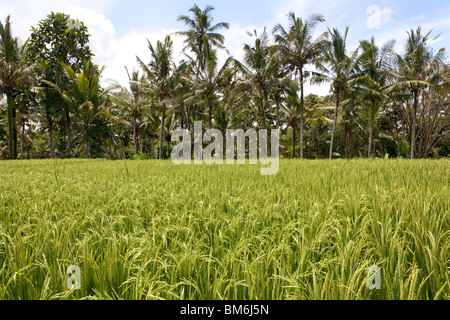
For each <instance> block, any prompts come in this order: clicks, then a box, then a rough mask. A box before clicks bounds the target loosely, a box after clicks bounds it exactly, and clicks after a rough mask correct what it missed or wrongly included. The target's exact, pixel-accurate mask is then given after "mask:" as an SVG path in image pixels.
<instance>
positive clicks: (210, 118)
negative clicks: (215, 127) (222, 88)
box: [207, 99, 213, 129]
mask: <svg viewBox="0 0 450 320" xmlns="http://www.w3.org/2000/svg"><path fill="white" fill-rule="evenodd" d="M207 101H208V102H207V103H208V109H209V111H208V112H209V128H210V129H212V107H213V106H212V100H211V99H207Z"/></svg>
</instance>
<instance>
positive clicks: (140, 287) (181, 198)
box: [0, 159, 450, 300]
mask: <svg viewBox="0 0 450 320" xmlns="http://www.w3.org/2000/svg"><path fill="white" fill-rule="evenodd" d="M449 169H450V161H449V160H436V161H434V160H419V161H409V160H401V159H399V160H381V159H380V160H337V161H333V162H330V161H322V160H317V161H299V160H281V162H280V171H279V173H278V174H277V175H275V176H261V174H260V167H259V166H253V165H231V166H230V165H228V166H227V165H214V166H207V165H200V166H197V165H181V166H176V165H174V164H173V163H172V162H170V161H126V162H125V161H107V160H45V161H38V160H36V161H34V160H33V161H17V162H0V299H7V300H9V299H169V300H174V299H208V300H210V299H226V300H228V299H239V300H241V299H268V300H272V299H275V300H284V299H301V300H302V299H374V300H379V299H445V300H448V299H449V297H450V281H449V277H450V274H449V270H450V269H449V262H450V202H449V201H450V189H449V181H450V174H449V173H450V170H449ZM70 265H77V266H79V267H80V269H81V289H80V290H69V289H67V287H66V281H67V278H68V275H67V274H66V270H67V268H68V267H69V266H70ZM372 265H376V266H378V267H379V268H381V289H380V290H369V289H368V288H367V285H366V281H367V279H368V274H367V269H368V267H369V266H372Z"/></svg>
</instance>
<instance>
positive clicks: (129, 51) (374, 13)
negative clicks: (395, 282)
mask: <svg viewBox="0 0 450 320" xmlns="http://www.w3.org/2000/svg"><path fill="white" fill-rule="evenodd" d="M194 3H196V4H197V5H199V6H200V7H201V8H204V7H205V6H206V5H212V6H213V7H215V10H214V11H213V17H214V19H215V21H216V22H219V21H226V22H228V23H230V24H231V28H230V30H227V31H224V32H223V33H224V35H225V38H226V46H227V48H228V49H229V51H230V53H231V54H232V55H233V56H235V57H236V58H239V57H240V56H241V49H242V44H243V43H244V42H250V41H251V39H250V38H249V36H248V35H247V34H246V31H251V30H253V29H256V30H258V31H261V30H262V28H263V27H264V26H266V27H267V30H268V31H269V32H270V31H271V30H272V28H273V26H274V25H275V24H276V23H282V24H285V23H286V14H287V13H288V12H289V11H294V12H295V13H296V15H297V16H300V17H305V18H306V17H308V16H309V15H311V14H312V13H320V14H322V15H324V16H325V19H326V22H325V23H324V24H323V25H321V26H320V28H318V30H317V33H320V32H324V31H325V30H326V28H327V27H330V28H334V27H336V28H338V29H340V30H343V29H344V28H345V26H347V25H348V26H350V31H349V50H350V51H351V50H354V49H355V48H356V47H357V45H358V41H359V40H362V39H369V38H370V37H371V36H375V39H376V41H377V43H379V44H382V43H384V42H386V41H388V40H390V39H396V40H397V41H398V42H397V47H396V50H398V51H401V50H402V47H403V43H404V40H405V38H406V36H407V34H406V31H407V30H409V28H410V27H413V28H417V26H422V27H423V29H424V31H429V30H431V29H433V30H434V32H433V34H437V33H440V32H442V33H443V34H442V35H441V37H440V38H439V40H438V41H436V42H435V43H433V44H432V46H433V47H434V48H436V49H439V48H441V47H446V48H449V49H450V34H449V33H450V18H449V17H450V2H444V1H442V0H441V1H437V0H428V1H418V0H412V1H411V0H410V1H406V0H402V1H377V0H362V1H355V0H326V1H320V0H278V1H274V0H258V1H255V0H228V1H212V0H210V1H203V0H201V1H185V0H183V1H182V0H165V1H153V0H150V1H144V0H129V1H122V0H121V1H119V0H73V1H70V2H68V1H62V0H40V1H35V0H14V1H12V0H0V19H2V20H3V19H4V18H5V17H6V15H7V14H11V19H12V21H13V30H14V32H15V34H16V35H18V36H20V37H21V38H22V39H23V40H25V39H26V38H27V37H28V36H29V30H30V27H31V26H32V25H36V24H37V22H38V21H39V20H41V19H44V18H45V17H46V15H47V14H48V13H49V12H50V11H56V12H65V13H67V14H70V15H71V16H72V17H73V18H78V19H80V20H82V21H83V22H85V24H86V25H87V26H88V28H89V30H90V33H91V34H92V38H91V47H92V49H93V51H94V53H95V54H96V57H95V62H96V63H98V64H101V65H105V66H106V70H105V73H104V78H105V80H106V79H108V78H114V79H116V80H118V81H119V82H120V83H122V84H126V79H127V78H126V73H125V70H124V66H128V67H129V68H133V67H135V66H136V57H135V56H136V55H138V56H139V57H141V58H142V59H143V60H148V59H149V57H150V56H149V53H148V49H147V41H146V39H150V41H152V42H155V41H156V40H162V39H163V38H164V36H165V35H166V34H169V33H172V32H174V31H176V30H182V29H183V28H184V25H183V24H182V23H180V22H177V17H178V16H179V15H181V14H188V10H189V9H190V8H191V7H192V6H193V4H194ZM174 45H175V52H176V59H178V58H179V57H180V56H179V55H178V53H179V52H180V51H181V48H182V39H181V38H174ZM222 58H223V59H224V58H225V53H223V57H222ZM308 90H309V92H314V93H318V94H326V93H327V91H328V88H327V87H326V86H322V87H311V88H309V89H308Z"/></svg>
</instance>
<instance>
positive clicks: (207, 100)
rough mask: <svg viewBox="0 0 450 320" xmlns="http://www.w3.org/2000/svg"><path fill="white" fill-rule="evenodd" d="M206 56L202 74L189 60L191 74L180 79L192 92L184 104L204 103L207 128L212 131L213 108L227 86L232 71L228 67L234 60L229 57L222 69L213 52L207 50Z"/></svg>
mask: <svg viewBox="0 0 450 320" xmlns="http://www.w3.org/2000/svg"><path fill="white" fill-rule="evenodd" d="M206 54H207V63H206V67H205V69H204V72H196V71H195V69H198V68H200V65H199V64H198V63H197V62H196V61H194V60H192V59H191V61H190V65H191V67H192V68H193V72H191V74H190V76H182V77H181V79H183V80H184V81H186V83H187V84H189V86H190V87H191V88H192V92H193V94H191V95H190V97H189V98H187V99H186V100H185V102H186V103H191V102H195V101H202V102H204V104H205V106H206V107H207V109H208V118H209V128H210V129H212V127H213V125H212V120H213V106H214V105H215V104H217V103H218V101H219V94H220V93H221V90H222V89H223V88H224V87H225V86H226V85H227V82H228V81H227V80H229V79H230V73H232V72H233V71H232V69H231V68H229V66H230V65H231V63H232V62H233V61H234V59H233V58H231V57H229V58H228V59H227V60H226V61H225V63H224V64H223V65H222V67H220V68H219V65H218V60H217V57H216V55H215V52H213V51H211V50H209V49H208V50H207V51H206Z"/></svg>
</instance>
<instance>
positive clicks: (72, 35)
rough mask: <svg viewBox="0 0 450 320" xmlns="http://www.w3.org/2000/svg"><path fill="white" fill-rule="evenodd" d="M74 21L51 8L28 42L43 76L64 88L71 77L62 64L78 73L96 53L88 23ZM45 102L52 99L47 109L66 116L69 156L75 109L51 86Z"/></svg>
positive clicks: (29, 57)
mask: <svg viewBox="0 0 450 320" xmlns="http://www.w3.org/2000/svg"><path fill="white" fill-rule="evenodd" d="M73 22H74V21H73V19H71V18H70V16H68V15H66V14H63V13H53V12H52V13H51V14H49V15H48V16H47V18H46V19H44V20H42V21H40V22H39V24H38V26H37V27H36V28H35V27H32V29H31V36H30V38H29V39H28V41H27V43H26V47H27V53H26V60H27V61H29V62H32V63H37V64H38V65H39V66H41V68H42V70H45V71H43V73H42V75H41V76H42V79H43V80H46V81H49V82H51V83H54V84H56V85H57V86H58V87H59V88H63V89H67V87H66V83H67V81H68V79H67V77H66V74H65V72H64V70H63V69H64V67H63V65H67V66H69V67H70V68H72V70H74V72H76V73H78V72H80V71H81V70H82V69H83V65H84V63H85V61H88V60H90V59H91V57H92V56H93V53H92V52H91V49H90V47H89V37H90V35H89V34H88V30H87V27H86V26H85V25H84V23H83V22H79V23H76V24H74V23H73ZM47 95H49V96H47ZM50 101H52V102H50ZM42 102H43V103H51V104H52V105H49V106H46V107H44V109H52V113H54V115H55V116H59V117H60V118H61V119H63V120H62V121H63V122H64V125H65V128H66V135H67V146H66V155H67V156H70V153H71V147H72V134H73V133H72V117H71V113H72V114H73V113H74V112H76V110H71V109H70V107H69V106H68V105H67V104H65V103H64V99H63V98H62V97H61V96H57V95H56V93H55V92H51V90H45V91H44V96H43V101H42ZM53 102H54V103H53ZM55 108H56V109H55Z"/></svg>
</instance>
